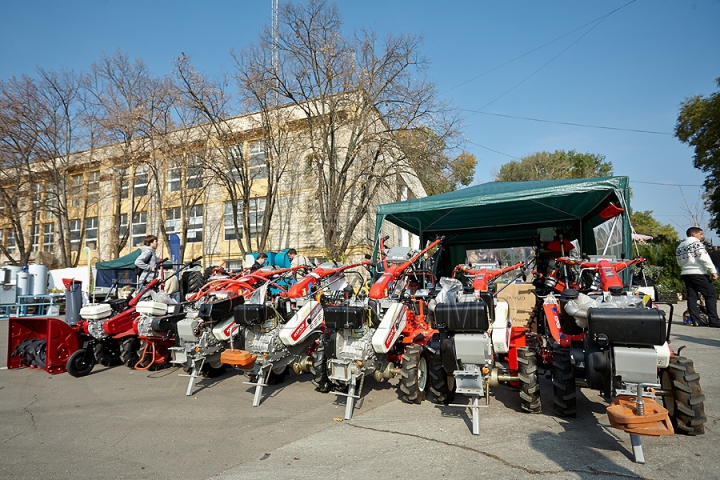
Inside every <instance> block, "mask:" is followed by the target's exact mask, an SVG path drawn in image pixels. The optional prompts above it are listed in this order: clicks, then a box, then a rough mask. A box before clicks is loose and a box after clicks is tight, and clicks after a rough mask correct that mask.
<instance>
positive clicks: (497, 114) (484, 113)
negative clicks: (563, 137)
mask: <svg viewBox="0 0 720 480" xmlns="http://www.w3.org/2000/svg"><path fill="white" fill-rule="evenodd" d="M460 110H461V111H464V112H472V113H479V114H481V115H492V116H495V117H505V118H514V119H518V120H528V121H531V122H542V123H555V124H558V125H570V126H573V127H586V128H600V129H604V130H618V131H622V132H636V133H651V134H654V135H672V133H670V132H657V131H655V130H641V129H635V128H620V127H608V126H605V125H589V124H585V123H573V122H560V121H555V120H545V119H542V118H531V117H519V116H515V115H505V114H502V113H491V112H483V111H481V110H470V109H467V108H461V109H460Z"/></svg>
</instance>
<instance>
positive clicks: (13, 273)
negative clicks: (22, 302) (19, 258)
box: [3, 265, 22, 285]
mask: <svg viewBox="0 0 720 480" xmlns="http://www.w3.org/2000/svg"><path fill="white" fill-rule="evenodd" d="M3 268H6V269H8V270H10V284H11V285H17V274H18V273H20V272H22V267H19V266H17V265H8V266H6V267H3Z"/></svg>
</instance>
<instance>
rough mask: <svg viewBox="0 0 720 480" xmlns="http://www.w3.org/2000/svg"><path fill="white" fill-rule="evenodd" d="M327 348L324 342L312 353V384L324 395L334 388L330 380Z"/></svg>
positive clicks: (319, 343)
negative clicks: (326, 354)
mask: <svg viewBox="0 0 720 480" xmlns="http://www.w3.org/2000/svg"><path fill="white" fill-rule="evenodd" d="M325 348H327V343H326V342H323V341H322V340H321V341H320V342H318V346H317V348H316V349H315V351H314V352H313V353H312V359H313V363H312V366H311V367H310V373H311V374H312V383H313V385H315V389H316V390H317V391H318V392H322V393H328V392H329V391H330V390H331V388H332V384H331V383H330V379H329V378H328V361H327V357H326V356H325Z"/></svg>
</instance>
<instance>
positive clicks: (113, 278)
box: [95, 248, 172, 287]
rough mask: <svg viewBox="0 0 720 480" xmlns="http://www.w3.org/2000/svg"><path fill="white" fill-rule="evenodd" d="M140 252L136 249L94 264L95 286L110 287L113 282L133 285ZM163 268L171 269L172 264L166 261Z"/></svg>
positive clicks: (135, 279)
mask: <svg viewBox="0 0 720 480" xmlns="http://www.w3.org/2000/svg"><path fill="white" fill-rule="evenodd" d="M140 252H142V249H141V248H138V249H136V250H133V251H132V252H130V253H128V254H127V255H125V256H122V257H119V258H116V259H114V260H108V261H107V262H97V263H96V264H95V269H96V270H97V275H96V276H97V278H96V285H97V286H98V287H112V286H113V284H114V283H115V282H118V283H120V284H123V285H128V284H130V285H134V284H135V282H136V281H137V276H136V275H135V259H137V257H139V256H140ZM165 268H172V263H170V262H167V261H166V262H165Z"/></svg>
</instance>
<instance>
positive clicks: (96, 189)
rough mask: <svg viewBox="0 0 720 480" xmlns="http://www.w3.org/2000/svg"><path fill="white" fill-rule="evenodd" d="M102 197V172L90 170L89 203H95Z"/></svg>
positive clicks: (88, 179) (88, 180)
mask: <svg viewBox="0 0 720 480" xmlns="http://www.w3.org/2000/svg"><path fill="white" fill-rule="evenodd" d="M99 198H100V172H99V171H95V172H89V173H88V178H87V199H88V204H91V205H92V204H95V203H97V202H98V199H99Z"/></svg>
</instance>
